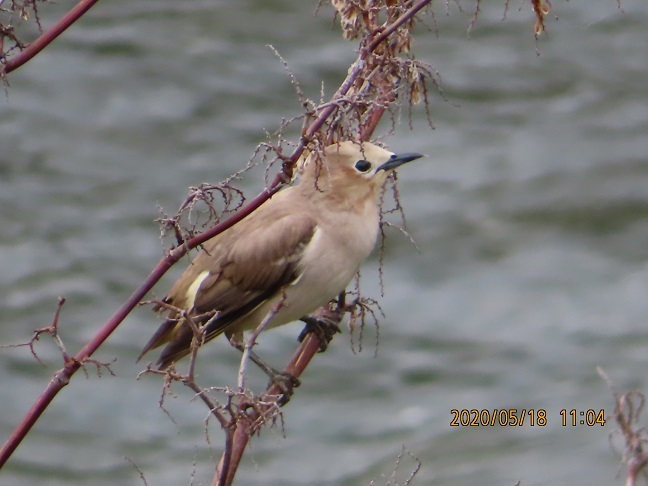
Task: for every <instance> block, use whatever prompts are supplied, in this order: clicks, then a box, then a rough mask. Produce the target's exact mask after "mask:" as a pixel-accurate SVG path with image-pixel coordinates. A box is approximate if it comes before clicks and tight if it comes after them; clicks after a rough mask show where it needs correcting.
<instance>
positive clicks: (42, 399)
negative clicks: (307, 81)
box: [0, 0, 431, 484]
mask: <svg viewBox="0 0 648 486" xmlns="http://www.w3.org/2000/svg"><path fill="white" fill-rule="evenodd" d="M96 1H97V0H85V1H81V2H79V4H77V6H76V7H74V8H73V9H72V10H71V11H70V12H69V13H68V14H67V15H66V16H65V17H64V18H63V19H61V21H59V22H58V23H57V24H56V25H55V26H54V27H53V28H52V29H50V30H49V31H48V32H46V33H45V34H43V35H42V36H41V37H39V39H37V41H35V42H34V43H33V44H32V45H30V46H29V47H28V48H26V49H25V50H24V51H23V52H21V53H20V54H19V55H17V56H16V57H15V58H14V59H12V60H11V61H8V62H7V63H6V64H4V65H3V66H0V69H2V71H0V74H6V73H8V72H10V71H12V70H14V69H16V68H17V67H18V66H20V65H22V64H24V63H25V62H27V61H28V60H29V59H31V57H33V56H34V55H35V54H36V53H38V52H39V51H40V50H42V48H43V47H44V46H46V45H47V44H48V43H49V42H51V41H52V39H54V38H55V37H56V36H58V35H59V34H60V33H61V32H63V31H64V30H65V29H66V28H67V27H68V26H69V25H70V24H71V23H72V22H74V21H75V20H76V19H78V18H79V17H80V16H81V15H83V13H85V12H86V11H87V10H88V9H89V8H90V7H91V6H92V5H94V3H96ZM430 3H431V0H419V1H417V2H415V3H414V4H412V5H411V6H410V7H407V9H404V11H403V12H402V14H401V15H400V16H399V17H397V18H395V19H392V21H391V23H389V24H388V25H385V26H381V27H379V28H375V30H372V31H370V32H369V33H367V34H366V36H365V38H364V41H363V42H362V44H361V49H360V53H359V56H358V58H357V60H356V61H355V62H354V64H353V65H352V67H351V69H350V70H349V71H348V74H347V77H346V79H345V80H344V82H343V83H342V84H341V85H340V87H339V89H338V90H337V91H336V93H335V94H334V95H333V97H332V99H331V101H330V102H328V103H325V104H324V105H322V106H321V107H319V108H316V109H315V110H314V112H313V113H314V115H315V116H314V119H313V120H312V121H311V122H310V123H307V124H306V126H305V127H304V130H303V132H302V136H301V137H300V139H299V141H298V143H297V145H296V148H295V150H294V151H293V153H292V155H291V156H290V157H283V156H282V155H281V153H280V152H277V154H278V156H279V157H280V158H281V159H282V162H283V163H282V168H281V171H280V172H279V173H278V174H277V175H276V176H275V178H274V179H273V181H272V182H271V183H270V185H269V186H268V187H266V188H265V189H264V190H263V191H262V192H261V193H260V194H259V195H258V196H256V197H255V198H254V199H252V200H251V201H250V202H248V203H247V204H246V205H245V206H244V207H243V208H241V209H240V210H239V211H238V212H237V213H236V214H234V215H233V216H231V217H230V218H228V219H227V220H225V221H223V222H221V223H218V224H216V225H215V226H213V227H212V228H210V229H208V230H207V231H204V232H202V233H200V234H198V235H196V236H194V237H192V238H189V239H187V240H186V241H185V242H184V243H183V244H180V245H179V246H177V247H175V248H173V249H172V250H170V251H169V252H167V254H166V255H165V256H164V257H163V258H162V259H161V260H160V261H159V262H158V264H157V265H156V266H155V268H154V269H153V270H152V271H151V273H150V274H149V276H148V277H147V278H146V279H145V280H144V282H142V284H141V285H140V286H139V287H138V288H137V289H136V290H135V291H134V292H133V294H132V295H131V296H130V297H129V298H128V300H127V301H126V302H124V304H123V305H122V306H121V307H120V308H119V309H118V310H117V311H116V312H115V314H114V315H113V316H112V317H111V318H110V319H109V320H108V321H106V322H105V323H104V324H103V326H102V327H101V328H100V329H99V331H98V332H97V334H96V335H95V336H94V337H93V338H92V339H91V340H90V341H89V342H88V343H87V344H86V345H85V346H84V347H83V348H82V349H81V350H80V351H79V352H78V353H77V354H76V355H75V356H74V357H68V358H67V359H66V360H65V365H64V367H63V368H62V369H61V370H59V371H57V372H56V373H55V374H54V376H53V378H52V380H51V381H50V383H49V384H48V385H47V387H46V389H45V390H44V391H43V392H42V394H41V395H40V396H39V397H38V398H37V400H36V401H35V403H34V404H33V405H32V407H31V408H30V409H29V411H28V412H27V414H26V415H25V417H24V418H23V420H22V421H21V422H20V423H19V424H18V426H17V427H16V429H15V430H14V431H13V432H12V434H11V436H10V437H9V438H8V440H7V441H6V442H5V444H4V445H3V447H2V449H0V468H1V467H2V466H3V465H4V464H5V463H6V461H7V460H8V459H9V457H11V455H12V454H13V452H14V451H15V450H16V448H17V447H18V445H19V444H20V443H21V441H22V440H23V439H24V438H25V436H26V435H27V433H28V432H29V431H30V429H31V428H32V427H33V425H34V424H35V423H36V421H37V420H38V418H39V417H40V416H41V415H42V414H43V412H44V411H45V409H46V408H47V407H48V405H49V404H50V403H51V401H52V400H53V399H54V398H55V397H56V395H57V394H58V393H59V391H61V389H63V387H65V386H66V385H67V384H68V383H69V382H70V379H71V377H72V376H73V375H74V373H76V372H77V371H78V370H79V368H80V367H81V366H82V365H83V363H84V362H86V361H87V360H88V359H89V358H90V357H91V356H92V355H93V354H94V353H95V352H96V351H97V349H98V348H99V347H100V346H101V345H102V344H103V342H104V341H105V340H106V339H107V338H108V337H109V336H110V335H111V334H112V333H113V332H114V330H115V329H116V328H117V327H118V326H119V324H120V323H121V322H122V321H123V320H124V319H125V318H126V316H127V315H128V314H129V313H130V312H131V311H132V310H133V308H135V307H136V306H137V305H138V303H139V302H140V301H141V300H143V299H144V298H145V297H146V294H147V293H148V292H150V291H151V289H152V288H153V286H154V285H155V284H156V283H157V282H158V281H159V280H160V279H161V278H162V276H163V275H164V274H165V273H166V272H167V271H168V270H169V268H170V267H171V266H172V265H173V264H175V263H176V262H177V261H178V260H179V259H180V258H182V257H183V256H184V255H185V254H186V253H187V252H188V251H189V250H191V249H193V248H196V247H197V246H199V245H200V244H202V243H204V242H205V241H207V240H208V239H210V238H212V237H214V236H216V235H217V234H219V233H221V232H223V231H225V230H226V229H228V228H229V227H231V226H232V225H234V224H235V223H237V222H238V221H240V220H241V219H243V218H245V217H246V216H247V215H249V214H250V213H252V212H253V211H254V210H256V209H257V208H258V207H259V206H261V205H262V204H263V203H264V202H266V201H267V200H268V199H269V198H270V197H271V196H272V195H273V194H274V193H275V192H277V191H278V190H279V189H280V188H281V187H282V186H283V185H284V184H285V183H287V182H288V181H290V180H291V178H292V174H293V169H294V167H295V164H296V161H297V160H298V159H299V158H300V156H301V155H302V154H303V152H304V150H305V149H306V148H307V147H310V148H312V149H315V150H316V149H317V148H318V147H319V146H320V145H319V144H318V143H317V141H316V136H317V135H318V133H320V132H321V131H322V129H323V127H324V126H325V124H326V123H327V121H328V122H330V119H331V117H333V116H335V115H336V113H337V112H338V111H339V110H340V109H341V106H342V105H343V103H341V101H343V100H345V99H346V98H347V96H349V95H350V94H356V95H357V94H358V93H353V90H354V89H356V87H357V84H358V81H359V80H362V79H366V78H367V77H368V75H369V74H371V73H370V72H369V73H367V72H366V70H367V64H368V63H367V61H368V60H369V58H370V57H371V56H372V55H373V54H374V52H375V51H376V49H377V48H378V47H379V46H382V45H383V43H385V44H387V43H386V42H385V41H388V40H389V39H391V37H390V36H391V34H393V33H395V32H397V31H398V29H399V28H400V27H401V26H403V25H404V24H406V22H408V21H410V20H411V19H412V18H413V16H414V15H415V14H416V13H417V12H418V11H420V10H421V9H422V8H423V7H425V6H426V5H428V4H430ZM382 55H383V56H384V57H385V58H386V57H388V55H387V54H385V53H383V54H382ZM390 55H391V56H393V55H394V54H393V53H391V54H390ZM371 69H373V68H371ZM361 84H362V83H361ZM370 94H371V93H370ZM365 95H366V94H365ZM373 106H375V107H376V108H375V111H373V112H371V113H370V114H369V117H368V119H365V122H364V124H363V126H361V127H359V129H360V137H361V138H362V139H367V138H369V137H370V135H371V133H373V131H374V129H375V127H376V125H377V124H378V122H379V120H380V118H381V116H382V114H383V113H384V106H383V104H376V105H373ZM328 136H329V137H330V136H331V134H330V133H329V135H328ZM325 141H326V140H325V139H324V140H321V142H325ZM329 141H330V140H329ZM320 346H321V344H320V342H319V339H318V338H317V337H316V336H315V335H313V334H312V333H311V334H310V335H309V336H307V338H306V339H305V340H304V341H303V342H302V345H301V346H300V348H299V350H298V351H297V353H296V354H295V356H293V359H292V360H291V362H290V364H289V366H288V369H287V371H288V372H289V373H290V374H292V375H293V376H295V377H297V376H299V375H300V374H301V372H302V371H303V369H304V368H305V367H306V365H307V364H308V362H310V360H311V359H312V357H313V356H314V354H315V353H316V352H317V351H318V350H319V349H320ZM268 393H270V394H272V393H274V394H277V395H279V394H280V390H279V389H278V388H277V389H274V387H273V386H271V387H270V389H269V390H268ZM243 422H244V421H242V422H241V425H240V427H241V428H242V429H246V428H247V426H246V425H245V424H244V423H243ZM250 430H254V427H252V428H251V429H250ZM241 435H245V433H244V432H241V431H240V430H239V425H238V423H237V425H236V430H235V432H234V435H233V436H232V442H233V443H234V444H235V450H236V448H237V447H238V442H237V441H236V438H237V437H240V436H241ZM244 449H245V445H243V446H242V450H244ZM228 454H229V452H228ZM231 457H232V458H234V455H232V456H231ZM228 462H229V463H230V465H229V467H228V468H227V469H228V471H225V473H226V476H227V477H229V475H230V471H231V470H232V468H233V467H234V463H235V461H234V459H230V460H228ZM233 471H235V467H234V469H233ZM232 474H233V473H232ZM232 477H233V476H232ZM224 484H228V483H224Z"/></svg>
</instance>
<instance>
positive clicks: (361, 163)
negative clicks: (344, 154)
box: [355, 160, 371, 172]
mask: <svg viewBox="0 0 648 486" xmlns="http://www.w3.org/2000/svg"><path fill="white" fill-rule="evenodd" d="M355 168H356V169H358V170H359V171H360V172H367V171H368V170H369V169H371V162H367V161H366V160H358V161H357V162H356V163H355Z"/></svg>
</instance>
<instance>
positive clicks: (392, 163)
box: [376, 152, 423, 172]
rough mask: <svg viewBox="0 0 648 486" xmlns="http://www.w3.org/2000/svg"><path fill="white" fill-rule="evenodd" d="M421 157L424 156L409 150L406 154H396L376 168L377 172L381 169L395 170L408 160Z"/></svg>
mask: <svg viewBox="0 0 648 486" xmlns="http://www.w3.org/2000/svg"><path fill="white" fill-rule="evenodd" d="M421 157H423V155H422V154H417V153H414V152H409V153H406V154H394V155H392V156H391V158H390V159H389V160H388V161H387V162H385V163H384V164H383V165H381V166H380V167H378V168H377V169H376V172H378V171H379V170H393V169H395V168H396V167H400V166H401V165H403V164H406V163H407V162H411V161H412V160H416V159H420V158H421Z"/></svg>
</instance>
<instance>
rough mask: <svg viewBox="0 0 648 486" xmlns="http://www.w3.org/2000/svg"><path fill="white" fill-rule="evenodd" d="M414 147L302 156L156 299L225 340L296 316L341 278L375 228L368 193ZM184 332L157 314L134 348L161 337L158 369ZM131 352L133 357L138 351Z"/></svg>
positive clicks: (339, 285) (183, 344)
mask: <svg viewBox="0 0 648 486" xmlns="http://www.w3.org/2000/svg"><path fill="white" fill-rule="evenodd" d="M419 157H422V155H421V154H416V153H406V154H400V155H396V154H393V153H391V152H388V151H387V150H384V149H382V148H380V147H378V146H376V145H373V144H371V143H367V142H364V143H362V144H358V143H354V142H350V141H345V142H341V143H338V144H335V145H330V146H329V147H327V148H326V149H325V150H324V157H322V159H321V160H318V159H317V158H316V157H315V156H314V155H311V156H310V157H308V158H307V159H306V160H305V161H304V162H303V163H302V164H301V166H300V167H299V180H298V181H297V183H295V184H294V185H292V186H290V187H288V188H287V189H284V190H282V191H279V192H278V193H277V194H275V195H274V196H272V198H271V199H270V200H269V201H267V202H266V203H265V204H263V205H262V206H260V207H259V208H258V209H257V210H256V211H254V212H253V213H251V214H250V215H248V216H246V217H245V218H244V219H242V220H241V221H239V222H238V223H237V224H235V225H234V226H232V227H230V228H228V229H227V230H225V231H224V232H223V233H221V234H219V235H217V236H215V237H213V238H212V239H210V240H208V241H207V242H206V243H205V244H204V247H203V249H202V250H201V251H200V253H199V254H198V256H197V257H196V258H195V259H194V260H193V262H192V263H191V265H190V266H189V267H188V268H187V269H186V270H185V272H184V273H183V274H182V275H181V276H180V278H179V279H178V280H177V282H176V283H175V284H174V285H173V287H172V288H171V291H170V292H169V293H168V295H167V296H166V297H165V298H164V302H165V303H166V304H168V307H167V306H164V305H158V306H157V307H156V310H158V311H160V310H164V309H173V308H177V309H181V310H183V311H185V315H187V316H189V318H190V319H191V320H192V321H193V323H195V324H196V326H198V327H199V328H201V329H202V331H203V343H204V342H207V341H209V340H211V339H213V338H215V337H216V336H218V335H219V334H221V333H225V335H226V336H227V337H228V339H230V341H232V340H238V342H240V341H241V339H242V333H243V331H247V330H253V329H255V328H256V327H257V326H258V325H259V324H260V323H261V322H262V321H263V320H264V319H269V320H268V324H267V326H266V327H265V329H268V328H272V327H277V326H280V325H283V324H287V323H289V322H292V321H295V320H298V319H300V318H302V317H304V316H306V315H307V314H309V313H311V312H313V311H314V310H315V309H317V308H319V307H321V306H323V305H325V304H327V303H328V302H329V301H330V300H331V299H333V298H335V297H336V296H337V295H338V294H339V293H340V292H342V291H343V290H344V289H345V288H346V286H347V285H348V284H349V282H350V281H351V279H353V276H354V275H355V274H356V272H357V271H358V269H359V267H360V265H361V264H362V262H363V261H364V260H365V258H367V257H368V256H369V254H370V253H371V251H372V249H373V247H374V245H375V243H376V237H377V235H378V224H379V209H378V196H379V192H380V189H381V188H382V186H383V184H384V182H385V180H386V179H387V176H388V175H389V173H390V172H391V171H392V170H394V169H396V168H397V167H399V166H400V165H402V164H404V163H406V162H409V161H412V160H415V159H418V158H419ZM270 314H272V315H270ZM193 337H194V331H193V330H192V326H191V325H190V323H188V322H187V318H185V317H183V315H182V313H181V312H178V311H176V310H170V311H169V314H168V316H167V319H166V320H165V321H164V323H163V324H162V325H161V326H160V328H159V329H158V330H157V331H156V333H155V334H154V335H153V337H152V338H151V339H150V341H149V342H148V343H147V344H146V346H145V347H144V350H143V351H142V355H144V354H145V353H146V352H148V351H149V350H151V349H153V348H156V347H158V346H160V345H162V344H165V343H168V344H167V345H166V347H165V348H164V350H163V351H162V354H161V356H160V358H159V360H158V362H157V363H158V364H159V365H160V369H164V368H166V367H167V366H169V365H170V364H171V363H173V362H175V361H177V360H179V359H180V358H182V357H183V356H186V355H187V354H189V352H190V351H191V342H192V339H193ZM140 357H141V355H140Z"/></svg>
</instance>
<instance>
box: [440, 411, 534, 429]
mask: <svg viewBox="0 0 648 486" xmlns="http://www.w3.org/2000/svg"><path fill="white" fill-rule="evenodd" d="M450 414H451V415H452V418H451V420H450V426H451V427H460V426H461V427H495V426H496V425H499V426H500V427H521V426H523V425H530V426H531V427H536V426H537V427H544V426H545V425H547V411H546V410H545V409H543V408H539V409H535V408H520V409H517V408H502V409H498V408H494V409H493V410H488V409H485V408H484V409H481V410H478V409H476V408H473V409H470V410H469V409H466V408H463V409H461V410H458V409H456V408H453V409H452V410H450Z"/></svg>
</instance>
